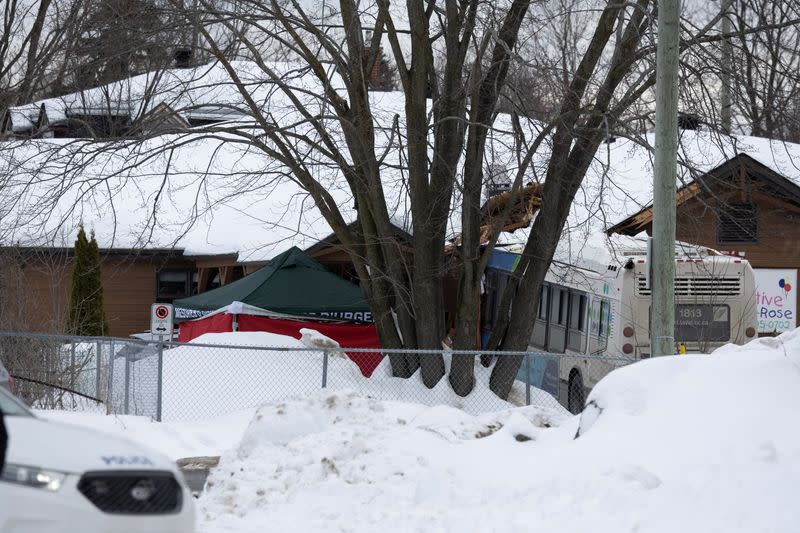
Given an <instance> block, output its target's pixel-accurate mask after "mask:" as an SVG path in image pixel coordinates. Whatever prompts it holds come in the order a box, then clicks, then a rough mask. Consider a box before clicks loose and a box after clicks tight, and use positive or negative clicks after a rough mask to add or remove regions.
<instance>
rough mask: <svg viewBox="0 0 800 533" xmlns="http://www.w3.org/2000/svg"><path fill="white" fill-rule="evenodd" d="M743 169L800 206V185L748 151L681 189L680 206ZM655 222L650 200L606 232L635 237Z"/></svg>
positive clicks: (679, 195) (678, 195)
mask: <svg viewBox="0 0 800 533" xmlns="http://www.w3.org/2000/svg"><path fill="white" fill-rule="evenodd" d="M741 172H745V173H746V175H747V176H748V177H749V178H750V179H755V180H760V181H763V182H765V183H767V184H768V185H769V186H770V187H771V189H772V190H773V191H774V192H776V193H778V194H780V196H781V199H784V200H787V201H789V202H791V203H793V204H795V205H797V206H798V207H800V185H798V184H797V183H795V182H794V181H792V180H790V179H788V178H786V177H785V176H782V175H781V174H779V173H777V172H775V171H774V170H773V169H772V168H770V167H768V166H767V165H764V164H763V163H761V162H759V161H757V160H756V159H754V158H753V157H751V156H750V155H748V154H744V153H740V154H737V155H736V156H734V157H732V158H731V159H728V160H727V161H725V162H724V163H722V164H721V165H719V166H718V167H716V168H714V169H712V170H710V171H709V172H707V173H706V174H704V175H702V176H698V177H697V178H696V179H695V180H694V181H692V182H690V183H687V184H685V185H683V186H682V187H680V188H678V190H677V192H676V194H675V205H676V206H680V205H682V204H683V203H685V202H687V201H688V200H690V199H692V198H694V197H696V196H698V195H699V194H702V193H708V192H710V190H711V188H712V187H713V186H714V185H716V184H718V183H720V182H724V181H727V182H730V181H731V180H732V178H734V176H736V175H737V174H739V173H741ZM652 222H653V204H652V203H650V204H648V205H647V206H645V207H643V208H642V209H640V210H639V211H637V212H636V213H634V214H632V215H630V216H629V217H627V218H625V219H623V220H621V221H619V222H617V223H616V224H614V225H613V226H611V227H609V228H608V229H607V230H606V233H607V234H609V235H611V234H614V233H618V234H622V235H631V236H633V235H637V234H638V233H641V232H642V231H645V229H646V228H647V227H648V226H650V224H652Z"/></svg>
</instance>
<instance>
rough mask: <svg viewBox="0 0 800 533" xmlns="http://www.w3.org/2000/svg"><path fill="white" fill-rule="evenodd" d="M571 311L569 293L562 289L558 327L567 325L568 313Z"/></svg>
mask: <svg viewBox="0 0 800 533" xmlns="http://www.w3.org/2000/svg"><path fill="white" fill-rule="evenodd" d="M568 310H569V291H567V290H565V289H561V298H560V303H559V305H558V325H559V326H566V325H567V311H568Z"/></svg>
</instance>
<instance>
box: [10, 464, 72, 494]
mask: <svg viewBox="0 0 800 533" xmlns="http://www.w3.org/2000/svg"><path fill="white" fill-rule="evenodd" d="M66 477H67V475H66V474H64V473H62V472H55V471H53V470H44V469H41V468H37V467H35V466H24V465H15V464H6V466H5V468H3V472H2V473H0V481H5V482H7V483H16V484H17V485H25V486H26V487H34V488H37V489H44V490H48V491H50V492H56V491H57V490H59V489H60V488H61V485H63V484H64V479H65V478H66Z"/></svg>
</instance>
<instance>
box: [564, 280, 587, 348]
mask: <svg viewBox="0 0 800 533" xmlns="http://www.w3.org/2000/svg"><path fill="white" fill-rule="evenodd" d="M569 299H570V302H569V334H568V337H567V348H569V349H570V350H575V351H578V352H582V351H583V349H584V346H585V339H586V295H585V294H581V293H578V292H571V293H570V295H569Z"/></svg>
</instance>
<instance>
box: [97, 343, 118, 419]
mask: <svg viewBox="0 0 800 533" xmlns="http://www.w3.org/2000/svg"><path fill="white" fill-rule="evenodd" d="M97 345H98V346H101V344H100V342H99V341H98V343H97ZM106 399H107V403H106V405H107V407H106V414H110V413H111V412H112V411H113V412H114V413H116V410H115V408H114V354H113V353H111V352H109V354H108V393H107V394H106Z"/></svg>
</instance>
